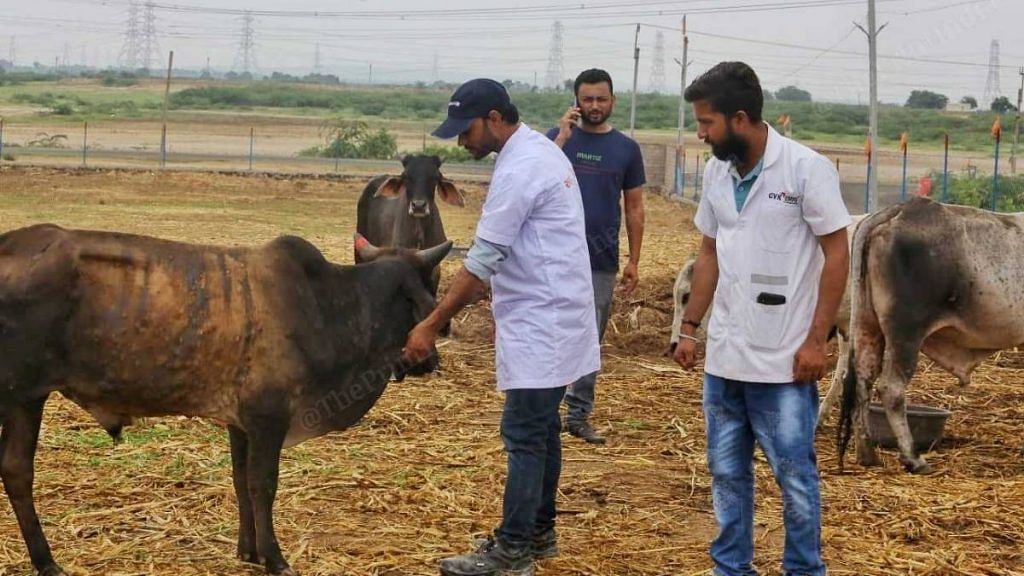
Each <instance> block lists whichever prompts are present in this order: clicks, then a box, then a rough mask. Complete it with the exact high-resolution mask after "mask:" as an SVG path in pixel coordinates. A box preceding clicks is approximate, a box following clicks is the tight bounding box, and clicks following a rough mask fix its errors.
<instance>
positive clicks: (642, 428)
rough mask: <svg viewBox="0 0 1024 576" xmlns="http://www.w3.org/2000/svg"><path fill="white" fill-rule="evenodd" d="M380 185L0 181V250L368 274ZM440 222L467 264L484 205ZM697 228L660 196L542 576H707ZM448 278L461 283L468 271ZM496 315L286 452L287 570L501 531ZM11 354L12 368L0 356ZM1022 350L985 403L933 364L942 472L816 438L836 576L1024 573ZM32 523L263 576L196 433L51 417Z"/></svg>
mask: <svg viewBox="0 0 1024 576" xmlns="http://www.w3.org/2000/svg"><path fill="white" fill-rule="evenodd" d="M363 183H364V181H363V180H361V179H353V180H338V179H326V178H321V179H288V178H272V177H266V176H259V175H256V176H240V175H220V174H209V173H189V172H155V171H134V172H127V171H58V170H53V169H42V168H31V169H25V168H21V169H16V168H11V167H9V166H5V167H3V169H0V230H8V229H12V228H16V227H20V226H23V225H28V224H35V223H40V222H54V223H57V224H60V225H63V226H67V227H81V228H98V229H108V230H118V231H124V232H133V233H141V234H150V235H155V236H161V237H165V238H170V239H176V240H184V241H192V242H201V243H214V244H222V245H230V246H244V245H254V244H259V243H262V242H266V241H268V240H270V239H272V238H274V237H275V236H277V235H279V234H285V233H288V234H298V235H300V236H303V237H305V238H307V239H308V240H310V241H311V242H313V243H314V244H315V245H317V246H318V247H319V248H320V249H321V250H322V251H323V252H324V253H325V255H326V256H327V257H328V258H329V259H331V260H334V261H336V262H341V263H344V262H350V261H351V258H352V256H351V250H352V249H351V234H352V232H353V230H354V228H355V202H356V199H357V197H358V194H359V192H360V190H361V188H362V186H363ZM464 189H465V192H466V194H467V206H466V208H464V209H457V208H450V207H447V206H443V207H442V212H443V218H444V220H445V226H446V228H447V230H448V232H449V235H450V236H451V237H452V238H453V239H454V240H455V241H456V243H457V244H458V245H462V246H464V245H466V244H467V243H468V242H469V240H470V239H471V237H472V234H473V228H474V224H475V221H476V218H477V215H478V213H479V209H480V205H481V202H482V200H483V196H484V188H483V186H482V185H480V184H474V183H466V184H465V187H464ZM691 220H692V209H690V208H687V207H685V206H682V205H679V204H676V203H672V202H668V201H665V200H663V199H661V198H660V197H655V196H652V197H650V198H649V199H648V223H647V235H646V239H645V248H644V253H643V261H642V268H641V274H642V285H641V288H640V290H639V293H638V294H636V295H635V296H634V297H633V298H631V299H629V300H628V301H627V300H624V299H622V298H619V299H618V300H617V301H616V303H615V306H616V310H615V314H614V317H613V319H612V325H611V327H610V328H609V334H608V337H607V339H606V342H605V346H604V359H605V370H604V374H603V375H602V376H601V378H600V381H599V398H598V404H597V410H596V413H595V415H594V422H595V424H596V425H597V426H598V427H600V428H602V429H603V430H604V431H605V432H606V433H607V434H608V437H609V443H608V444H607V445H606V446H603V447H591V446H587V445H585V444H582V443H580V442H578V441H576V440H574V439H570V438H569V437H565V438H566V440H565V451H564V460H565V469H564V472H563V479H562V484H561V493H560V500H559V505H560V517H559V529H560V534H561V544H562V556H561V557H560V558H558V559H554V560H549V561H545V562H543V563H542V564H541V566H540V569H539V571H538V573H539V574H542V575H555V574H558V575H580V576H582V575H592V576H596V575H601V576H606V575H608V576H610V575H615V576H619V575H644V576H668V575H673V576H674V575H689V574H703V573H705V572H706V571H707V569H708V568H709V567H710V563H709V560H708V558H707V553H706V550H707V545H708V542H709V540H710V539H711V538H712V537H713V536H714V533H715V523H714V518H713V515H712V510H711V502H710V479H709V477H708V474H707V472H706V467H705V462H704V434H703V418H702V415H701V411H700V396H701V392H700V390H701V384H700V382H701V380H700V373H699V372H694V373H686V372H683V371H681V370H680V369H678V367H676V366H675V365H674V364H672V363H671V362H670V360H669V359H668V358H665V357H664V356H663V351H664V349H665V347H666V345H667V341H668V332H669V329H668V324H669V319H670V317H671V294H670V292H671V288H672V282H673V279H674V277H675V273H676V270H678V267H679V266H680V264H681V263H682V262H683V261H684V260H685V259H686V258H687V257H688V256H689V255H690V254H692V252H693V251H694V247H695V245H696V242H697V238H698V237H697V234H696V232H695V230H694V227H693V225H692V223H691ZM458 265H459V264H458V262H457V261H447V262H446V263H445V268H444V273H445V277H446V278H450V276H451V274H452V273H453V272H454V271H455V270H456V269H457V268H456V267H457V266H458ZM490 335H491V328H490V320H489V311H488V309H487V307H486V304H479V305H476V306H474V307H472V308H471V309H469V310H468V311H467V312H465V313H464V314H463V315H461V316H460V317H459V318H458V319H457V320H456V322H455V325H454V329H453V337H452V338H451V339H450V340H447V341H444V342H442V345H441V353H442V355H443V360H442V362H443V371H442V372H441V373H439V374H435V375H432V376H429V377H427V378H422V379H408V380H406V381H405V382H403V383H400V384H393V385H392V386H390V387H389V389H388V391H387V392H385V394H384V396H383V398H382V399H381V401H380V402H379V403H378V404H377V406H376V407H375V408H374V409H373V410H372V411H371V412H370V413H369V414H368V415H367V417H366V418H365V419H364V421H363V422H362V423H361V424H360V425H359V426H357V427H355V428H353V429H351V430H348V431H346V432H343V433H337V434H332V435H330V436H328V437H325V438H320V439H317V440H313V441H309V442H306V443H304V444H302V445H300V446H298V447H295V448H293V449H290V450H288V451H286V453H285V455H284V457H283V460H282V473H281V487H280V492H279V495H278V499H277V504H276V508H275V515H276V523H277V528H278V536H279V539H280V541H281V544H282V547H283V548H284V550H285V554H286V556H287V558H288V559H289V560H290V561H291V562H292V564H293V566H294V567H295V568H296V569H297V570H298V571H299V572H300V573H302V574H304V575H306V576H326V575H339V574H344V575H358V576H363V575H375V576H385V575H386V576H399V575H402V576H406V575H427V574H436V573H437V568H436V565H437V561H438V560H439V559H440V558H442V557H444V556H445V555H448V554H450V553H453V552H463V551H466V550H467V549H468V546H469V545H470V541H471V538H472V537H473V536H474V535H479V534H481V533H483V532H485V531H487V530H489V529H491V528H493V527H494V525H495V524H496V522H497V521H498V519H499V517H500V506H501V504H500V497H501V487H502V484H503V478H504V474H505V468H504V454H503V451H502V448H501V442H500V439H499V436H498V422H499V418H500V411H501V402H502V398H501V396H500V394H498V393H497V392H496V391H495V387H494V379H493V346H492V344H491V339H490ZM0 353H2V352H0ZM1021 366H1022V364H1021V362H1020V360H1019V358H1018V354H1017V353H1015V352H1007V353H1004V354H1003V355H1001V356H1000V357H998V358H996V359H993V360H992V361H990V362H987V363H986V364H985V365H984V366H982V367H981V368H980V369H979V371H978V372H977V373H976V376H975V384H974V385H973V386H972V387H969V388H966V389H961V388H959V387H957V386H956V385H955V379H954V378H952V377H951V376H949V375H947V374H945V373H942V372H941V371H939V370H938V369H934V368H932V367H931V365H930V363H929V362H927V361H923V362H922V364H921V370H920V372H921V373H920V374H919V376H918V377H916V378H915V381H914V383H913V385H912V387H911V388H912V390H911V400H912V401H915V402H923V403H927V404H930V405H935V406H942V407H945V408H948V409H950V410H952V411H953V416H952V417H951V418H950V420H949V422H948V424H947V429H946V432H947V438H946V440H945V441H943V443H942V444H941V445H940V446H938V448H937V450H936V451H935V452H932V453H930V454H929V455H928V458H929V461H930V462H931V464H932V465H933V466H934V467H935V469H936V471H937V472H936V473H935V474H933V475H931V476H926V477H915V476H909V475H907V474H905V473H904V472H902V470H901V469H900V467H899V465H898V463H897V461H896V457H895V454H894V453H893V452H887V451H883V452H882V455H883V461H884V463H883V466H881V467H879V468H875V469H864V468H861V467H859V466H856V465H855V464H853V463H852V462H851V463H849V464H848V466H847V472H846V473H845V474H842V475H840V474H838V473H837V463H836V457H835V450H834V446H833V438H834V434H835V428H834V424H832V423H830V424H829V425H827V426H826V427H825V428H824V430H823V432H822V433H821V435H820V437H819V441H818V449H819V461H820V466H821V474H822V495H823V501H824V512H823V514H824V522H823V524H824V528H823V546H824V555H825V558H826V560H827V562H828V564H829V568H830V573H831V574H837V575H844V574H847V575H849V574H870V575H883V574H885V575H888V574H915V575H924V574H934V575H939V574H942V575H946V574H951V575H952V574H970V575H982V574H984V575H997V574H998V575H1006V576H1009V575H1021V574H1024V568H1022V566H1024V547H1022V544H1021V542H1024V519H1022V518H1024V517H1022V514H1021V512H1022V510H1024V461H1022V459H1021V456H1020V455H1019V452H1018V450H1019V449H1020V447H1021V443H1022V439H1024V435H1022V431H1024V377H1022V373H1021V371H1020V368H1021ZM36 461H37V474H36V484H35V485H36V494H37V497H36V502H37V505H38V508H39V511H40V515H41V517H42V521H43V526H44V529H45V530H46V532H47V534H48V535H49V538H50V542H51V544H52V545H53V548H54V552H55V555H56V557H57V559H58V561H59V562H61V563H62V564H63V566H64V567H65V568H66V569H68V570H69V571H70V572H71V573H72V574H76V575H78V574H104V575H111V576H114V575H118V576H128V575H136V574H147V575H156V574H159V575H170V574H175V575H185V576H193V575H201V574H251V575H253V576H255V575H257V574H261V573H262V571H261V570H258V569H255V568H251V567H248V566H245V565H243V564H241V563H239V562H237V561H235V560H234V551H235V538H236V527H237V517H236V507H235V501H234V493H233V489H232V487H231V475H230V458H229V454H228V446H227V441H226V434H225V433H224V431H223V430H222V429H220V428H218V427H216V426H214V425H212V424H209V423H206V422H202V421H198V420H190V419H183V418H164V419H150V420H147V421H145V422H143V423H141V424H138V425H136V426H134V427H132V428H131V429H130V430H129V432H128V433H127V436H126V440H125V442H123V443H122V444H120V445H117V446H115V445H113V444H112V443H111V442H110V440H109V439H108V438H107V437H106V435H105V434H104V433H103V432H102V430H101V429H100V428H99V427H98V426H96V425H95V424H94V423H93V422H91V421H90V419H89V418H88V416H87V415H86V414H85V413H84V412H83V411H81V410H80V409H78V408H77V407H75V406H74V405H72V404H71V403H69V402H67V401H66V400H64V399H62V398H56V397H55V398H53V399H51V401H50V403H49V404H48V406H47V411H46V418H45V422H44V431H43V433H42V438H41V445H40V448H39V451H38V454H37V460H36ZM756 484H757V516H756V538H757V546H758V560H757V565H758V567H759V568H760V569H761V571H762V573H763V574H779V568H778V567H779V564H780V561H781V546H782V541H783V530H782V523H781V499H780V494H779V491H778V489H777V488H776V486H775V484H774V481H773V480H772V477H771V475H770V472H769V470H768V467H767V465H766V463H765V462H764V460H763V458H762V457H761V456H760V454H759V455H758V462H757V466H756ZM30 573H31V566H30V564H29V562H28V556H27V553H26V551H25V548H24V546H23V544H22V541H21V537H20V535H19V534H18V529H17V524H16V522H15V519H14V516H13V514H12V512H11V509H10V506H8V505H7V504H6V503H0V576H22V575H27V574H30Z"/></svg>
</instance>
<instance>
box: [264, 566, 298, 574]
mask: <svg viewBox="0 0 1024 576" xmlns="http://www.w3.org/2000/svg"><path fill="white" fill-rule="evenodd" d="M267 574H270V576H299V573H298V572H296V571H295V570H293V569H292V568H291V567H286V568H284V569H283V570H279V571H277V572H271V571H269V570H268V571H267Z"/></svg>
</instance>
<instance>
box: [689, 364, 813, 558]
mask: <svg viewBox="0 0 1024 576" xmlns="http://www.w3.org/2000/svg"><path fill="white" fill-rule="evenodd" d="M704 418H705V424H706V427H707V435H708V467H709V468H710V470H711V493H712V498H713V499H714V506H715V519H716V520H717V521H718V536H717V537H716V538H715V540H714V541H713V542H712V543H711V558H712V560H714V563H715V575H716V576H754V575H756V574H757V572H756V571H755V570H754V567H753V564H752V562H753V560H754V442H755V441H756V442H757V443H758V444H759V445H760V446H761V450H762V451H763V452H764V455H765V456H766V457H767V459H768V464H769V465H770V466H771V468H772V472H773V473H774V474H775V482H776V483H777V484H778V485H779V487H780V488H781V489H782V506H783V523H784V524H785V526H786V544H785V550H784V552H783V556H782V570H783V573H784V574H786V576H823V575H824V574H825V564H824V562H823V561H822V559H821V495H820V492H819V488H818V464H817V458H816V456H815V453H814V427H815V425H816V423H817V418H818V387H817V385H816V384H815V383H813V382H811V383H803V382H801V383H789V384H757V383H751V382H739V381H736V380H726V379H724V378H719V377H718V376H713V375H711V374H704Z"/></svg>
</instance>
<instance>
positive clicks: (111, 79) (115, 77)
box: [100, 72, 139, 87]
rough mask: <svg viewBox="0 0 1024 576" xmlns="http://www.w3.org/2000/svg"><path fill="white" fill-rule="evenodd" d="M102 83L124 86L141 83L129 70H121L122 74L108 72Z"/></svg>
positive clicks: (109, 85)
mask: <svg viewBox="0 0 1024 576" xmlns="http://www.w3.org/2000/svg"><path fill="white" fill-rule="evenodd" d="M100 83H101V84H103V85H104V86H108V87H123V86H135V85H136V84H138V83H139V79H138V78H137V77H136V76H135V75H134V74H131V73H129V72H121V73H120V74H113V73H110V74H106V75H104V76H103V79H102V80H100Z"/></svg>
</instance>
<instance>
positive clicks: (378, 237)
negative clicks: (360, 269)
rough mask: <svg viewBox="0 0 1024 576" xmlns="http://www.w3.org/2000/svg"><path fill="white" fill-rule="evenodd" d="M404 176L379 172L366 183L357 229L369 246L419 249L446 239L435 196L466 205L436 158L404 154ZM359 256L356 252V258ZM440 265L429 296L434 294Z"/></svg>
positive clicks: (439, 273) (450, 202)
mask: <svg viewBox="0 0 1024 576" xmlns="http://www.w3.org/2000/svg"><path fill="white" fill-rule="evenodd" d="M402 167H403V170H402V174H401V175H399V176H377V177H376V178H374V179H373V180H370V182H369V183H368V184H367V185H366V188H364V189H363V193H362V195H361V196H360V197H359V204H358V206H357V208H356V232H358V233H359V234H362V235H363V237H365V238H366V239H367V240H368V241H369V242H370V243H371V244H374V245H376V246H381V247H386V246H395V247H401V248H416V249H422V248H426V247H428V246H437V245H438V244H441V243H442V242H445V241H446V240H448V238H447V236H445V233H444V224H442V223H441V214H440V212H439V211H438V209H437V203H436V202H435V197H436V196H440V197H441V199H442V200H444V201H445V202H447V203H448V204H451V205H453V206H460V207H461V206H464V205H465V201H464V199H463V197H462V193H460V192H459V190H458V189H457V188H456V187H455V184H453V183H452V182H451V181H450V180H448V179H447V178H445V177H444V175H442V174H441V159H440V158H438V157H437V156H406V157H405V158H403V159H402ZM359 261H360V256H359V254H358V253H357V254H356V262H359ZM440 278H441V272H440V269H437V270H435V271H434V275H433V288H432V292H431V294H432V295H433V296H435V297H436V296H437V285H438V282H439V281H440Z"/></svg>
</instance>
